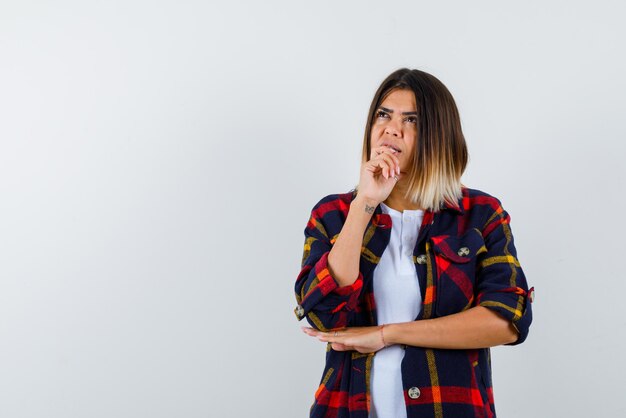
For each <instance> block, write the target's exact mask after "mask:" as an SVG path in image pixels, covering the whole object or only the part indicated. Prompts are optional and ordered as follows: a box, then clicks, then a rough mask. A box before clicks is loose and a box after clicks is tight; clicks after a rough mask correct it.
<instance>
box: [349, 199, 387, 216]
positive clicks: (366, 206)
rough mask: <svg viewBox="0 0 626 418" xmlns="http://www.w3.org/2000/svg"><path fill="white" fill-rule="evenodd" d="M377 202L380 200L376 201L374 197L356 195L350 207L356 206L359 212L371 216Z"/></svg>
mask: <svg viewBox="0 0 626 418" xmlns="http://www.w3.org/2000/svg"><path fill="white" fill-rule="evenodd" d="M379 203H380V202H378V201H376V199H371V198H369V197H365V196H361V195H357V196H356V197H355V198H354V200H353V201H352V203H350V209H352V208H356V209H357V210H358V211H359V212H361V213H366V214H368V215H370V216H371V215H372V214H374V210H375V209H376V206H378V205H379Z"/></svg>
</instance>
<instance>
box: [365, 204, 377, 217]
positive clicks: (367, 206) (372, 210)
mask: <svg viewBox="0 0 626 418" xmlns="http://www.w3.org/2000/svg"><path fill="white" fill-rule="evenodd" d="M374 209H376V207H375V206H369V205H368V204H367V203H366V204H365V212H367V213H369V214H370V215H371V214H372V213H374Z"/></svg>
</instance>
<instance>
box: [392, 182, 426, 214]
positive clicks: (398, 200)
mask: <svg viewBox="0 0 626 418" xmlns="http://www.w3.org/2000/svg"><path fill="white" fill-rule="evenodd" d="M407 187H408V186H407V184H406V183H404V182H403V181H399V182H398V183H397V184H396V185H395V186H394V188H393V190H392V191H391V193H390V194H389V196H388V197H387V199H385V200H384V202H383V203H384V204H385V205H387V206H389V207H390V208H392V209H395V210H397V211H399V212H402V211H404V210H416V209H421V210H424V208H421V207H420V206H419V205H418V204H416V203H413V202H411V201H410V200H408V199H406V198H405V197H404V194H405V192H406V190H407Z"/></svg>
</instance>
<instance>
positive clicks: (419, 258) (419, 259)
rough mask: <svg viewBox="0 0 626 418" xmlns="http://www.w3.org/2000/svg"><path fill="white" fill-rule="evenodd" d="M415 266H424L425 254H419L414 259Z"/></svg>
mask: <svg viewBox="0 0 626 418" xmlns="http://www.w3.org/2000/svg"><path fill="white" fill-rule="evenodd" d="M415 261H417V264H425V263H426V254H420V255H418V256H417V257H416V258H415Z"/></svg>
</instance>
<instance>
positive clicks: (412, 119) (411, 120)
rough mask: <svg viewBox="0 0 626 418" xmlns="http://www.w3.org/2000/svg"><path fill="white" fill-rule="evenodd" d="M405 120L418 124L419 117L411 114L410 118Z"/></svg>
mask: <svg viewBox="0 0 626 418" xmlns="http://www.w3.org/2000/svg"><path fill="white" fill-rule="evenodd" d="M405 121H407V122H409V123H413V124H417V117H415V116H409V117H408V118H406V119H405Z"/></svg>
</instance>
